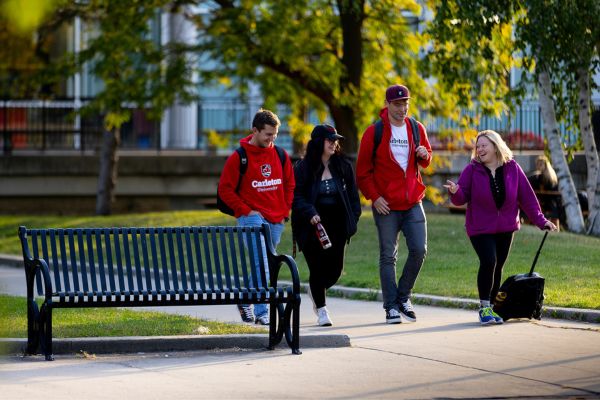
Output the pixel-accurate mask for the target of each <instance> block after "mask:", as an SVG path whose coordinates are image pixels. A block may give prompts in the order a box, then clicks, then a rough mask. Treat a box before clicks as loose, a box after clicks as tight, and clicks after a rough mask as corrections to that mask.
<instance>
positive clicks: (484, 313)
mask: <svg viewBox="0 0 600 400" xmlns="http://www.w3.org/2000/svg"><path fill="white" fill-rule="evenodd" d="M492 313H493V311H492V307H483V308H480V309H479V322H481V325H490V324H495V323H496V319H495V318H494V316H493V315H492Z"/></svg>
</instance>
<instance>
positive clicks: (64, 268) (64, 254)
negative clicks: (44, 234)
mask: <svg viewBox="0 0 600 400" xmlns="http://www.w3.org/2000/svg"><path fill="white" fill-rule="evenodd" d="M58 239H59V241H60V261H61V264H62V273H63V275H62V276H63V283H64V284H65V291H67V292H70V291H71V282H70V280H69V267H68V265H69V262H68V261H67V245H66V242H65V231H64V230H62V229H61V230H59V231H58ZM40 294H41V293H40Z"/></svg>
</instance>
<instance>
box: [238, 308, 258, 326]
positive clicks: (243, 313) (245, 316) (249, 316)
mask: <svg viewBox="0 0 600 400" xmlns="http://www.w3.org/2000/svg"><path fill="white" fill-rule="evenodd" d="M237 308H238V311H239V312H240V317H242V321H244V322H250V323H253V322H254V313H253V312H252V307H250V306H242V305H239V304H238V306H237Z"/></svg>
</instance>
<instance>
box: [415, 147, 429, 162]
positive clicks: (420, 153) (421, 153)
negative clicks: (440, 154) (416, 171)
mask: <svg viewBox="0 0 600 400" xmlns="http://www.w3.org/2000/svg"><path fill="white" fill-rule="evenodd" d="M416 152H417V157H419V158H422V159H423V160H427V159H428V158H429V153H428V152H427V148H426V147H425V146H419V147H417V150H416Z"/></svg>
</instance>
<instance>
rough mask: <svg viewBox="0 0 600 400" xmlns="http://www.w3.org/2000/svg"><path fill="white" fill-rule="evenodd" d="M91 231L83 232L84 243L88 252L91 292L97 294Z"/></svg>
mask: <svg viewBox="0 0 600 400" xmlns="http://www.w3.org/2000/svg"><path fill="white" fill-rule="evenodd" d="M92 239H93V238H92V230H90V229H86V230H85V241H86V244H87V251H88V263H89V267H90V278H91V282H92V291H93V292H99V289H98V278H97V273H96V257H94V245H93V244H92V243H93V242H92Z"/></svg>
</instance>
